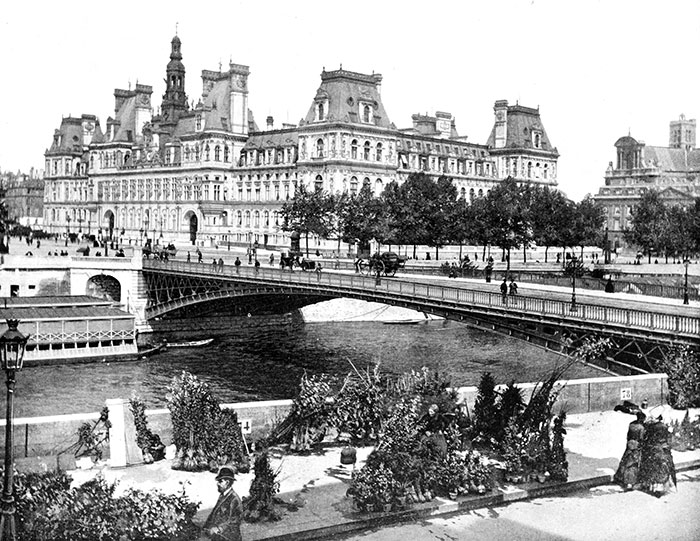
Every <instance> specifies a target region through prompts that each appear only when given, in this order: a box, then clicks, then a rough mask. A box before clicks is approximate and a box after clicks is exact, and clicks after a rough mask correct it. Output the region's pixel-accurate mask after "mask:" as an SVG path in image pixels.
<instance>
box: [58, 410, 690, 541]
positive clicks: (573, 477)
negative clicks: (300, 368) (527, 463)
mask: <svg viewBox="0 0 700 541" xmlns="http://www.w3.org/2000/svg"><path fill="white" fill-rule="evenodd" d="M698 413H700V410H691V418H692V417H694V416H695V415H698ZM659 414H662V415H663V418H664V420H666V421H670V420H680V419H682V417H683V416H684V415H685V411H674V410H672V409H671V408H670V407H668V406H665V407H658V408H655V409H653V410H652V415H654V416H658V415H659ZM633 419H634V418H633V416H631V415H626V414H624V413H619V412H613V411H606V412H595V413H584V414H577V415H571V416H569V417H568V418H567V421H566V425H565V426H566V429H567V434H566V436H565V440H564V441H565V444H566V448H567V459H568V461H569V480H568V481H567V482H566V483H549V482H547V483H544V484H539V483H528V484H522V485H515V486H513V485H504V486H503V487H500V488H498V489H495V490H493V491H492V492H491V493H489V494H486V495H484V496H471V495H468V496H462V497H459V498H458V500H457V501H453V500H449V499H443V498H436V499H435V500H433V501H432V502H428V503H424V504H415V505H413V506H410V507H409V508H408V509H406V510H402V511H391V512H388V513H369V514H367V513H359V512H357V511H356V510H355V508H354V506H353V502H352V499H350V498H347V497H346V496H345V492H346V491H347V489H348V487H349V482H350V476H351V473H352V470H351V469H350V468H348V467H345V466H341V465H340V447H330V448H326V449H324V450H323V452H322V453H321V454H313V455H307V456H296V455H288V456H283V457H273V458H272V460H271V462H272V467H273V469H275V470H276V469H277V468H279V469H280V473H279V475H278V480H279V481H280V492H279V494H278V496H279V497H280V498H281V499H282V500H284V501H285V502H287V503H290V504H294V505H295V506H296V507H298V509H297V510H296V511H290V510H284V512H283V513H282V518H281V520H279V521H277V522H262V523H243V526H242V533H243V539H245V540H246V541H253V540H257V541H262V540H267V541H272V540H275V541H282V540H289V541H291V540H301V539H321V538H330V537H332V536H334V535H339V534H342V533H348V532H352V531H361V530H365V529H368V528H374V527H378V526H381V525H385V524H390V523H394V522H400V521H405V520H409V521H411V520H417V519H420V518H426V517H433V516H438V515H445V514H452V513H459V512H465V511H467V510H470V509H478V508H485V507H493V506H498V505H503V504H506V503H508V502H511V501H516V500H523V499H530V498H536V497H541V496H545V495H547V496H551V495H554V494H562V493H565V492H570V491H576V490H583V489H587V488H590V487H594V486H599V485H607V484H611V479H612V475H613V473H614V471H615V469H616V468H617V465H618V461H619V459H620V457H621V456H622V453H623V451H624V449H625V442H626V434H627V426H628V424H629V423H630V422H631V421H632V420H633ZM370 451H371V448H361V449H358V457H357V458H358V462H357V467H358V468H360V467H362V465H363V463H364V460H365V459H366V458H367V455H368V454H369V452H370ZM674 460H675V463H676V468H677V469H678V470H683V469H695V468H700V450H695V451H686V452H683V453H678V452H674ZM170 464H171V461H170V460H164V461H161V462H158V463H154V464H149V465H139V466H131V467H128V468H122V469H112V468H108V467H103V468H102V469H101V470H97V469H92V470H75V471H71V472H69V474H70V475H71V476H72V477H73V478H74V480H75V482H76V483H77V484H81V483H83V482H85V481H86V480H88V479H90V478H92V477H94V475H95V474H96V473H98V471H101V472H102V473H103V475H104V476H105V478H106V479H107V480H108V481H118V482H119V486H118V489H117V490H118V491H119V490H120V489H125V488H127V487H136V488H140V489H143V490H153V489H158V490H161V491H163V492H178V491H179V490H180V488H181V487H182V486H183V484H184V487H185V491H186V493H187V495H188V496H189V497H190V498H191V499H193V500H195V501H199V502H201V505H200V510H199V513H198V514H197V519H198V520H199V521H204V519H205V518H206V516H207V515H208V514H209V512H210V511H211V509H212V508H213V506H214V504H215V502H216V498H217V492H216V484H215V482H214V474H212V473H207V472H204V473H190V472H182V471H175V470H172V469H171V468H170ZM252 479H253V473H252V471H251V472H250V473H247V474H240V475H239V476H238V477H237V479H236V483H235V489H236V492H238V494H239V495H240V496H241V497H243V496H246V495H248V489H249V487H250V482H251V480H252ZM280 511H282V509H281V508H280Z"/></svg>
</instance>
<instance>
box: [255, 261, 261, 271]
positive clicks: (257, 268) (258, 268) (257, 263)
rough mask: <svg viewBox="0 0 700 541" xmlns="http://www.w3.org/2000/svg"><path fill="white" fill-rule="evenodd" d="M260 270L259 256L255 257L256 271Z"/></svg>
mask: <svg viewBox="0 0 700 541" xmlns="http://www.w3.org/2000/svg"><path fill="white" fill-rule="evenodd" d="M259 270H260V261H258V259H257V258H255V272H258V271H259Z"/></svg>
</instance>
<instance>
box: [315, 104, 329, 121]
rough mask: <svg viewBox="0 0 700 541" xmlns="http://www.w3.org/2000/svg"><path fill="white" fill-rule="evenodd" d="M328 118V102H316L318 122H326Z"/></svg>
mask: <svg viewBox="0 0 700 541" xmlns="http://www.w3.org/2000/svg"><path fill="white" fill-rule="evenodd" d="M327 117H328V100H323V101H317V102H316V121H317V122H320V121H322V120H326V118H327Z"/></svg>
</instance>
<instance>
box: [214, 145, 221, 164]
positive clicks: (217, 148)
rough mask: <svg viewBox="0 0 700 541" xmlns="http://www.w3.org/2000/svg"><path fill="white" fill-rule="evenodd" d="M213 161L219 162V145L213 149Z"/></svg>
mask: <svg viewBox="0 0 700 541" xmlns="http://www.w3.org/2000/svg"><path fill="white" fill-rule="evenodd" d="M214 161H217V162H220V161H221V148H219V145H216V146H215V147H214Z"/></svg>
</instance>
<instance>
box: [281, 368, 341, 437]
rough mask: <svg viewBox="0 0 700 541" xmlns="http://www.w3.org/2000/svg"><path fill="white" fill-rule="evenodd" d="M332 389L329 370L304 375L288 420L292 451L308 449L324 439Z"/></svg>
mask: <svg viewBox="0 0 700 541" xmlns="http://www.w3.org/2000/svg"><path fill="white" fill-rule="evenodd" d="M331 390H332V388H331V379H330V378H329V377H328V376H327V375H326V374H321V375H318V376H317V375H311V376H307V375H306V373H304V374H303V375H302V377H301V383H300V385H299V394H298V395H297V396H296V397H295V398H294V403H293V404H292V411H291V412H290V414H289V421H288V423H287V424H288V426H289V427H290V431H289V433H290V434H291V435H292V446H291V449H292V450H293V451H308V450H309V449H310V448H311V447H312V446H313V445H316V444H317V443H320V442H321V441H322V440H323V437H324V436H325V433H326V428H327V426H328V422H329V418H330V416H331V412H332V406H331V404H332V400H333V394H332V392H331Z"/></svg>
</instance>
